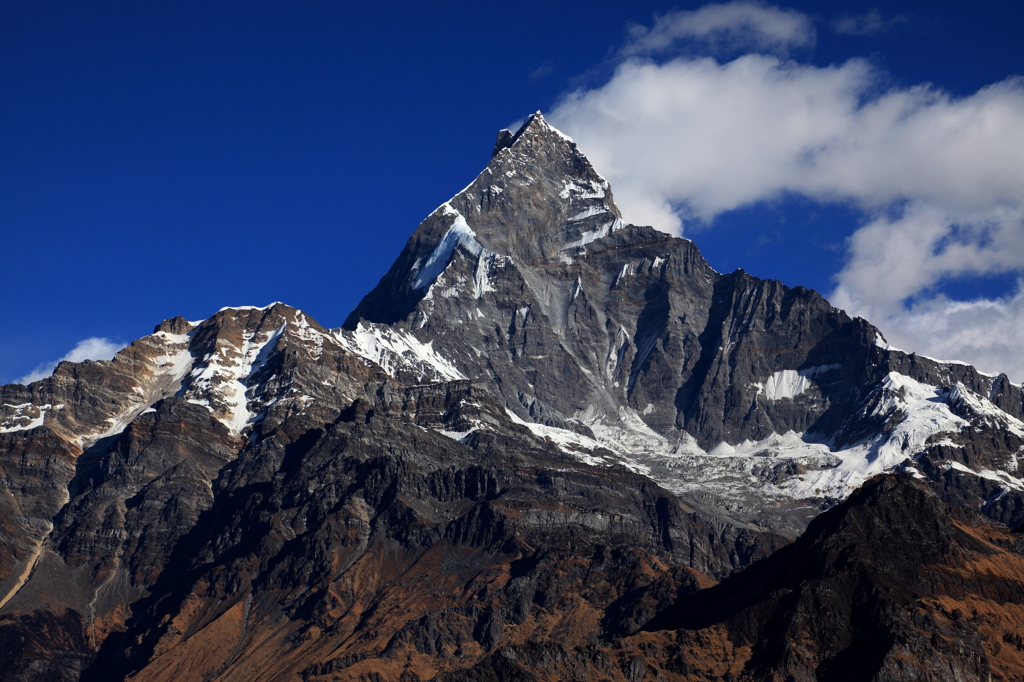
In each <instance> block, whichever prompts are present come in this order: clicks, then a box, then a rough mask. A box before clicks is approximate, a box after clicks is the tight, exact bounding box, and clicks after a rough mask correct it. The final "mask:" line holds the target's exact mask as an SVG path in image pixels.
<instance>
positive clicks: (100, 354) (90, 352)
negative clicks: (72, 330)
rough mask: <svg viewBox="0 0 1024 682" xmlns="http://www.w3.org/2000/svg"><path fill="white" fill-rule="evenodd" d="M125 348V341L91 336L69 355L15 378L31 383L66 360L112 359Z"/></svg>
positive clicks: (20, 381) (50, 372) (18, 381)
mask: <svg viewBox="0 0 1024 682" xmlns="http://www.w3.org/2000/svg"><path fill="white" fill-rule="evenodd" d="M122 348H124V344H123V343H115V342H113V341H111V340H110V339H106V338H101V337H96V336H94V337H91V338H88V339H84V340H82V341H79V342H78V343H76V344H75V347H74V348H72V349H71V350H70V351H69V352H68V353H67V355H65V356H64V357H62V358H60V359H59V360H54V361H53V362H44V363H43V364H41V365H39V366H38V367H36V368H35V369H34V370H32V371H31V372H29V373H28V374H26V375H25V376H23V377H21V378H20V379H15V383H17V384H31V383H32V382H33V381H39V380H40V379H45V378H46V377H48V376H50V375H51V374H53V370H54V369H56V367H57V365H58V364H59V363H61V362H63V361H65V360H67V361H68V362H83V361H85V360H110V359H111V358H112V357H114V354H115V353H117V351H119V350H121V349H122Z"/></svg>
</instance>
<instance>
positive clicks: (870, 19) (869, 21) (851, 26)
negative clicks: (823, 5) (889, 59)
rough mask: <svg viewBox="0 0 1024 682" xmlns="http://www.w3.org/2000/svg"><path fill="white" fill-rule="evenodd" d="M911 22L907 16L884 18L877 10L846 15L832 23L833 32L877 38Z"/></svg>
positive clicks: (899, 15) (898, 15)
mask: <svg viewBox="0 0 1024 682" xmlns="http://www.w3.org/2000/svg"><path fill="white" fill-rule="evenodd" d="M907 21H909V20H908V19H907V17H906V16H905V15H902V14H895V15H893V16H891V17H884V16H882V14H881V12H879V11H878V10H877V9H872V10H870V11H868V12H865V13H864V14H856V15H853V16H851V15H844V16H842V17H839V18H838V19H836V20H835V21H833V22H832V30H833V31H835V32H836V33H840V34H844V35H850V36H876V35H879V34H881V33H885V32H886V31H889V30H891V29H892V28H893V27H895V26H898V25H899V24H903V23H906V22H907Z"/></svg>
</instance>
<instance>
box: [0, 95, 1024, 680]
mask: <svg viewBox="0 0 1024 682" xmlns="http://www.w3.org/2000/svg"><path fill="white" fill-rule="evenodd" d="M1022 409H1024V403H1022V392H1021V387H1019V386H1016V385H1013V384H1011V383H1010V382H1009V381H1008V380H1007V379H1006V377H1005V376H1000V377H990V376H986V375H982V374H979V373H978V372H976V371H975V370H974V369H973V368H971V367H969V366H967V365H960V364H955V363H940V362H937V361H933V360H930V359H927V358H921V357H918V356H915V355H907V354H905V353H903V352H901V351H899V350H896V349H892V348H890V347H888V346H887V344H886V343H885V342H884V340H883V339H882V338H881V335H880V334H879V333H878V332H877V330H875V329H874V328H873V327H872V326H871V325H870V324H869V323H867V322H866V321H864V320H861V319H850V318H849V317H848V316H847V315H846V314H845V313H844V312H843V311H841V310H837V309H835V308H833V307H832V306H830V305H829V304H828V302H827V301H825V300H824V299H823V298H821V297H820V296H819V295H818V294H816V293H815V292H813V291H808V290H805V289H801V288H796V289H790V288H787V287H785V286H784V285H782V284H780V283H778V282H772V281H764V280H759V279H757V278H754V277H751V276H749V275H747V274H745V273H743V272H742V271H737V272H734V273H731V274H728V275H722V274H719V273H717V272H715V271H714V270H712V269H711V268H710V267H709V266H708V264H707V263H706V262H705V261H704V259H703V258H702V257H701V255H700V253H699V252H698V250H697V248H696V246H695V245H694V244H693V243H692V242H690V241H688V240H684V239H678V238H673V237H670V236H668V235H665V234H662V233H660V232H657V231H655V230H653V229H651V228H645V227H637V226H633V225H627V224H625V223H624V222H623V220H622V217H621V215H620V213H619V211H618V209H617V208H616V206H615V204H614V201H613V199H612V194H611V188H610V187H609V186H608V184H607V182H605V181H604V180H603V179H602V178H601V177H600V176H599V175H598V174H597V172H596V171H595V170H594V169H593V168H592V166H591V165H590V163H589V162H588V161H587V159H586V157H585V156H584V155H583V154H582V153H581V152H580V151H579V150H578V149H577V148H576V146H575V144H573V143H572V141H571V140H569V139H568V138H566V137H565V136H563V135H562V134H561V133H559V132H558V131H556V130H554V129H553V128H551V127H550V126H549V125H547V123H546V122H545V121H544V120H543V118H542V117H541V116H540V115H539V114H538V115H535V116H533V117H531V118H530V119H529V120H528V121H527V122H526V124H524V126H523V128H522V129H521V130H519V131H518V132H516V133H515V134H512V133H511V132H509V131H503V133H502V134H501V135H499V138H498V142H497V144H496V145H495V151H494V155H493V158H492V160H491V162H490V164H489V165H488V167H487V168H486V169H485V170H484V172H483V173H481V175H480V176H478V177H477V178H476V180H475V181H474V182H473V183H472V184H470V185H469V187H467V188H466V189H465V190H463V191H462V192H460V193H459V194H458V195H456V196H455V197H454V198H452V199H451V200H450V201H448V202H446V203H445V204H443V205H442V206H441V207H440V208H438V209H437V210H436V211H434V212H433V213H432V214H431V215H430V216H428V217H427V219H426V220H425V221H424V222H423V223H422V224H421V225H420V226H419V228H418V229H417V230H416V231H415V232H414V233H413V235H412V237H411V238H410V240H409V242H408V244H407V245H406V247H405V249H404V250H403V251H402V253H401V254H400V255H399V258H398V260H397V261H396V262H395V264H394V266H392V268H391V270H390V271H389V272H388V273H387V274H386V275H385V276H384V278H383V279H382V280H381V282H380V284H379V285H378V286H377V287H376V288H375V289H374V290H373V291H372V292H370V293H369V294H368V295H367V296H366V298H365V299H364V300H363V301H362V302H361V303H360V305H359V306H358V307H357V309H356V310H355V311H353V313H352V315H351V316H350V317H349V319H348V320H347V322H346V324H345V325H344V327H343V328H341V329H334V330H330V329H325V328H324V327H322V326H321V325H319V324H318V323H317V322H316V321H314V320H313V319H311V318H310V317H308V316H307V315H306V314H305V313H303V312H301V311H298V310H295V309H293V308H290V307H288V306H286V305H283V304H272V305H269V306H266V307H263V308H254V307H242V308H225V309H223V310H221V311H219V312H218V313H216V314H215V315H213V316H212V317H210V318H209V319H207V320H202V321H196V322H190V321H187V320H184V319H182V318H174V319H171V320H167V321H165V322H163V323H162V324H161V325H159V326H158V327H157V328H156V329H155V330H154V333H153V334H151V335H149V336H146V337H144V338H142V339H140V340H138V341H136V342H135V343H133V344H132V345H131V346H130V347H128V348H126V349H124V350H122V351H121V352H120V353H118V354H117V356H115V358H114V360H113V361H110V362H85V363H79V364H72V363H62V364H61V365H60V366H59V367H58V368H57V370H56V371H55V372H54V375H53V376H52V377H50V378H48V379H45V380H43V381H40V382H36V383H34V384H32V385H30V386H21V385H10V386H3V387H0V477H2V479H0V480H2V485H0V679H3V680H40V681H41V680H69V681H70V680H120V679H133V680H178V679H209V680H332V679H352V680H374V681H380V680H422V679H432V678H438V679H449V680H489V679H501V680H506V679H524V680H534V679H538V680H539V679H595V676H597V677H596V678H598V679H614V680H619V679H625V680H630V681H631V682H638V681H639V680H643V679H694V680H696V679H750V680H760V679H779V680H782V679H795V680H804V679H807V680H810V679H849V678H843V677H842V675H843V674H844V672H843V671H848V670H851V669H852V668H851V667H850V666H851V665H853V664H852V663H850V661H857V665H861V666H862V668H858V670H859V671H860V672H858V675H860V674H861V673H863V676H862V677H858V678H857V679H878V680H889V679H894V680H895V679H935V680H945V679H950V680H952V679H957V680H959V679H987V678H986V677H985V676H986V675H988V674H991V675H992V679H1017V678H1019V677H1020V675H1019V674H1018V673H1019V672H1021V671H1022V670H1024V668H1022V667H1021V662H1020V660H1019V658H1020V651H1021V649H1022V648H1024V644H1021V642H1020V638H1019V637H1017V638H1016V639H1014V637H1015V636H1016V635H1014V634H1013V633H1014V632H1019V631H1020V627H1019V626H1020V624H1021V620H1020V618H1019V616H1020V614H1018V612H1017V606H1016V604H1019V603H1020V601H1021V599H1020V594H1021V592H1020V589H1021V588H1020V585H1021V579H1022V573H1021V571H1020V560H1019V556H1018V554H1019V547H1018V544H1019V543H1017V540H1016V536H1014V535H1012V534H1010V533H1009V531H1008V530H1006V528H1005V527H1002V526H999V523H1003V524H1007V525H1009V526H1010V527H1018V526H1020V525H1021V524H1022V523H1024V496H1022V491H1024V482H1022V480H1021V476H1022V474H1024V472H1022V471H1021V469H1020V465H1019V464H1018V455H1019V453H1021V451H1022V447H1024V423H1022V421H1021V419H1022V417H1024V414H1022ZM883 472H888V474H887V476H883V477H881V478H878V477H875V476H876V475H877V474H882V473H883ZM873 477H874V478H873ZM865 481H870V482H869V483H868V484H866V485H865V486H864V487H863V488H861V487H860V486H861V485H862V484H864V482H865ZM844 500H845V501H844ZM950 504H952V505H954V506H952V507H950V506H949V505H950ZM823 510H830V511H825V513H824V514H821V512H822V511H823ZM975 510H978V511H975ZM819 514H821V515H820V516H819ZM815 517H817V518H815ZM812 519H814V520H813V521H812ZM808 523H811V525H810V527H808V525H807V524H808ZM805 529H807V532H806V533H805V534H803V535H802V536H801V535H800V534H801V533H803V531H804V530H805ZM797 536H800V538H799V539H798V540H797V541H796V542H795V543H794V544H791V545H790V544H788V543H789V542H790V540H791V539H793V538H796V537H797ZM893 547H896V548H898V549H899V551H897V552H893V551H891V548H893ZM780 548H781V549H780ZM777 550H778V551H777ZM759 560H763V561H759ZM993 576H994V577H993ZM955 614H959V615H955ZM967 614H970V615H967ZM979 614H981V615H979ZM1014 628H1016V630H1014ZM932 650H934V651H938V652H940V658H939V661H938V662H929V660H928V659H927V657H926V656H925V655H924V653H923V652H925V651H932ZM865 661H866V662H865ZM1015 666H1016V667H1015ZM730 675H731V676H732V677H731V678H730V677H728V676H730ZM787 675H788V676H790V677H787ZM900 675H903V677H900ZM816 676H817V677H816Z"/></svg>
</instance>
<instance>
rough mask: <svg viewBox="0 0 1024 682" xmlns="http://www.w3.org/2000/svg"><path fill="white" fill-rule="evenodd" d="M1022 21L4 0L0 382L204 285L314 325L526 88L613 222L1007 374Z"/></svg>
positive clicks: (528, 104) (1020, 162)
mask: <svg viewBox="0 0 1024 682" xmlns="http://www.w3.org/2000/svg"><path fill="white" fill-rule="evenodd" d="M1021 35H1024V9H1022V7H1021V5H1020V3H1019V2H1009V1H1007V2H986V3H967V2H927V3H925V2H890V3H886V4H885V5H884V6H881V5H878V4H875V3H862V2H832V3H809V2H796V3H785V4H777V5H772V4H767V3H762V4H753V3H731V4H728V5H710V6H709V5H706V4H702V3H679V4H669V3H658V2H634V3H628V5H627V4H626V3H610V2H605V3H601V2H586V3H583V2H579V3H568V2H566V3H548V2H543V3H542V2H519V3H515V4H513V5H503V6H500V7H499V6H491V5H487V4H486V3H468V2H467V3H445V4H443V5H440V4H433V5H432V4H428V3H338V2H306V3H260V2H244V3H243V2H238V3H231V2H217V3H198V2H175V3H138V2H123V3H122V2H103V3H94V2H76V3H70V2H2V3H0V104H2V106H0V237H2V245H3V246H2V248H3V253H4V259H3V264H4V265H3V268H0V286H2V290H3V292H4V302H5V306H4V314H3V316H2V318H0V320H2V321H0V382H8V381H13V380H15V379H17V378H19V377H22V376H25V375H26V374H28V373H30V372H32V371H33V370H34V369H36V368H37V367H39V366H40V365H45V364H46V363H49V362H52V361H55V360H57V359H58V358H61V357H71V358H72V359H82V358H84V357H90V356H97V355H102V354H104V353H109V352H110V348H112V347H113V346H115V345H117V344H119V343H127V342H129V341H131V340H132V339H134V338H137V337H139V336H142V335H144V334H146V333H149V332H150V331H151V330H152V327H153V325H155V324H157V323H158V322H159V321H160V320H162V319H164V318H167V317H172V316H174V315H183V316H185V317H187V318H189V319H201V318H204V317H207V316H209V315H210V314H212V313H213V312H215V311H216V310H217V309H219V308H220V307H223V306H227V305H264V304H266V303H269V302H271V301H275V300H281V301H284V302H286V303H289V304H291V305H294V306H296V307H299V308H302V309H303V310H306V311H307V312H308V313H309V314H310V315H312V316H313V317H315V318H317V319H318V320H320V321H321V322H322V323H323V324H325V325H327V326H336V325H339V324H340V323H341V322H342V321H343V320H344V318H345V316H346V315H347V314H348V312H349V311H350V310H351V309H352V307H353V306H354V305H355V304H356V302H357V301H358V300H359V298H361V296H362V295H363V294H364V293H366V292H367V291H368V290H369V289H370V288H372V286H373V285H374V284H375V283H376V282H377V280H378V279H379V277H380V276H381V275H382V274H383V273H384V272H385V271H386V270H387V268H388V267H389V266H390V264H391V262H392V261H393V260H394V258H395V257H396V256H397V254H398V252H399V250H400V249H401V248H402V246H403V245H404V243H405V241H406V239H407V238H408V236H409V234H410V233H411V232H412V230H413V229H414V228H415V226H416V225H417V224H418V223H419V221H420V220H421V219H422V218H423V217H424V216H426V215H427V214H428V213H429V212H430V211H431V210H433V209H434V208H435V207H436V206H437V205H439V204H440V203H442V202H443V201H445V200H446V199H447V198H448V197H450V196H451V195H452V194H454V193H455V192H457V191H458V190H459V189H461V188H462V187H464V186H465V185H466V184H467V183H468V182H469V181H470V180H471V179H472V178H473V177H474V176H475V175H476V173H478V172H479V171H480V170H481V169H482V168H483V166H484V165H485V164H486V163H487V160H488V157H489V153H490V150H491V146H492V144H493V141H494V136H495V133H496V132H497V130H498V129H499V128H502V127H505V126H507V125H509V124H510V123H512V122H514V121H517V120H521V119H522V118H523V117H524V116H526V115H528V114H529V113H531V112H533V111H535V110H538V109H540V110H543V111H544V112H545V113H546V114H547V115H548V118H549V120H551V121H552V122H553V123H555V124H556V125H558V126H559V127H561V128H563V129H564V130H566V132H568V133H569V134H570V135H573V136H574V138H575V139H576V140H577V141H578V142H579V143H580V146H581V148H582V149H583V151H584V152H586V153H588V155H590V156H591V158H592V159H593V160H594V161H595V163H596V165H597V167H598V170H599V171H600V172H602V173H604V174H605V175H606V176H607V177H608V178H609V179H610V180H611V181H612V185H613V189H614V190H615V193H616V197H617V198H619V199H620V203H621V204H622V205H623V208H624V210H625V213H626V218H627V219H629V220H632V221H634V222H648V223H654V224H656V226H658V227H660V228H662V229H666V230H669V231H675V232H677V233H678V232H680V231H681V232H682V233H683V234H685V236H687V237H689V238H692V239H694V240H695V241H696V242H697V244H698V245H699V246H700V247H701V249H702V251H703V252H704V254H705V256H706V257H707V258H708V260H709V261H710V262H711V264H712V266H714V267H715V268H716V269H718V270H720V271H723V272H724V271H730V270H732V269H734V268H737V267H743V268H744V269H745V270H747V271H748V272H751V273H753V274H755V275H758V276H762V277H774V278H779V279H781V280H783V281H784V282H785V283H787V284H790V285H798V284H799V285H804V286H809V287H813V288H816V289H818V290H819V291H821V292H822V293H824V294H825V295H827V296H830V298H831V299H832V300H833V302H838V303H839V304H842V305H843V306H844V307H848V308H849V309H851V310H852V311H853V312H855V313H859V314H864V315H866V316H867V317H869V319H871V320H872V321H873V322H875V323H876V324H879V325H880V326H881V327H882V329H883V331H885V332H886V334H887V336H888V337H889V338H890V341H893V342H894V343H896V344H897V345H900V346H902V347H905V348H908V349H913V350H919V351H921V352H925V353H927V354H930V355H939V356H941V357H948V358H959V359H963V360H967V361H971V362H974V363H976V364H978V365H979V366H981V367H982V368H983V369H986V370H988V371H1000V370H1005V371H1010V374H1011V377H1012V378H1013V379H1014V380H1015V381H1022V380H1024V361H1022V360H1020V357H1019V356H1021V355H1024V354H1021V353H1019V349H1020V342H1019V341H1018V339H1020V338H1024V336H1022V335H1021V332H1022V331H1024V329H1022V325H1024V297H1022V296H1021V294H1020V284H1019V278H1020V277H1021V276H1022V274H1024V253H1021V251H1022V250H1024V229H1022V228H1021V225H1022V222H1021V221H1022V218H1021V215H1022V213H1021V210H1022V206H1024V167H1022V166H1024V154H1020V155H1018V154H1017V151H1019V150H1022V149H1024V147H1021V146H1020V145H1021V144H1022V140H1024V106H1021V102H1022V101H1024V99H1022V98H1024V95H1022V91H1024V86H1022V84H1021V83H1020V82H1019V81H1014V80H1012V79H1011V80H1008V79H1009V78H1011V77H1012V76H1014V75H1024V50H1022V49H1021V48H1020V36H1021ZM648 95H650V96H654V97H655V99H656V100H657V102H656V106H655V107H654V108H649V109H648V110H644V111H640V112H639V113H638V110H636V109H635V104H636V101H637V100H638V98H640V97H647V96H648ZM694 101H695V102H697V103H698V105H699V106H696V108H695V106H694V105H693V102H694ZM631 107H632V108H631ZM716 107H717V108H716ZM801 107H803V108H802V109H801ZM794 111H800V112H802V116H804V117H805V119H806V121H805V123H806V125H805V124H804V123H801V121H804V118H801V119H800V120H799V121H796V122H794V121H793V120H790V119H791V118H792V116H793V112H794ZM609 112H611V113H609ZM652 112H653V113H652ZM612 115H618V116H626V117H629V118H628V124H626V125H623V124H621V121H619V122H616V121H614V120H611V119H610V118H609V116H612ZM787 117H788V118H787ZM780 130H786V131H789V132H788V133H787V134H782V133H780V132H779V131H780ZM764 140H769V141H771V142H772V143H773V144H772V145H768V146H767V147H770V148H767V147H766V148H765V149H762V145H761V142H762V141H764ZM809 154H810V155H813V163H811V164H810V165H809V166H808V164H807V163H805V162H806V161H807V158H808V155H809ZM887 173H888V174H889V175H887ZM890 175H891V177H890ZM641 218H643V219H641ZM893 254H896V256H894V255H893ZM897 272H898V273H899V276H895V274H894V273H897ZM1015 334H1016V336H1014V335H1015ZM99 339H106V340H108V343H107V344H104V343H103V342H101V341H98V340H99ZM82 342H87V343H85V345H80V344H82ZM111 344H112V345H111ZM75 348H77V349H78V350H77V353H74V354H72V352H73V349H75ZM69 354H71V355H69ZM1014 363H1016V364H1014Z"/></svg>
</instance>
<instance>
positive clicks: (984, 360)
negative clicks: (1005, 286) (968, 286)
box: [872, 281, 1024, 383]
mask: <svg viewBox="0 0 1024 682" xmlns="http://www.w3.org/2000/svg"><path fill="white" fill-rule="evenodd" d="M872 322H875V324H876V326H878V327H879V328H880V329H881V330H882V333H883V334H885V337H886V339H887V340H888V341H889V343H891V344H893V345H894V346H897V347H899V348H905V349H907V350H914V351H916V352H918V353H921V354H922V355H927V356H929V357H932V358H937V359H939V360H959V361H965V362H969V363H970V364H972V365H974V366H975V367H977V368H978V369H979V370H981V371H982V372H988V373H991V374H998V373H1005V374H1007V375H1008V376H1009V377H1010V380H1011V381H1013V382H1015V383H1021V382H1022V381H1024V353H1021V339H1024V281H1018V283H1017V288H1016V290H1015V291H1014V292H1012V293H1010V294H1008V295H1007V296H1004V297H1001V298H996V299H979V300H976V301H951V300H949V299H947V298H946V297H944V296H937V297H935V298H931V299H925V300H922V301H920V302H918V303H916V304H914V305H912V306H910V307H908V308H903V307H900V308H896V309H894V310H892V311H891V312H890V313H888V314H885V315H882V316H880V317H877V318H875V319H872Z"/></svg>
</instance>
